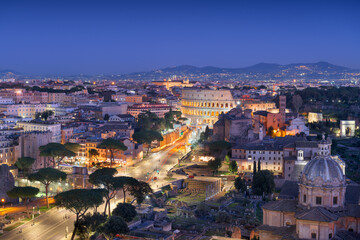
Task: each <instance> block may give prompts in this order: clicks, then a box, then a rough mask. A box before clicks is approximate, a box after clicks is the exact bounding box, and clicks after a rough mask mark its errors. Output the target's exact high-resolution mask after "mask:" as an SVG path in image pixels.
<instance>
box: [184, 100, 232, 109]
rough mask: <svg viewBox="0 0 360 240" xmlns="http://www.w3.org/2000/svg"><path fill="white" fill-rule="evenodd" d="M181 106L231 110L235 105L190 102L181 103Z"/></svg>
mask: <svg viewBox="0 0 360 240" xmlns="http://www.w3.org/2000/svg"><path fill="white" fill-rule="evenodd" d="M182 105H183V106H189V107H208V108H233V107H235V105H234V104H233V103H218V102H192V101H185V100H183V101H182Z"/></svg>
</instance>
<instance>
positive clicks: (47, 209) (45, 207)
mask: <svg viewBox="0 0 360 240" xmlns="http://www.w3.org/2000/svg"><path fill="white" fill-rule="evenodd" d="M54 207H56V206H55V205H54V204H50V206H49V208H47V206H42V207H39V210H40V212H47V211H49V210H50V209H52V208H54Z"/></svg>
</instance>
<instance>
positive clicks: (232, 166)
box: [229, 160, 238, 174]
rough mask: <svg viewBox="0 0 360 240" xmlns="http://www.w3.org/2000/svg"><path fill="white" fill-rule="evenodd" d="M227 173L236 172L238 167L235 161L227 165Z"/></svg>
mask: <svg viewBox="0 0 360 240" xmlns="http://www.w3.org/2000/svg"><path fill="white" fill-rule="evenodd" d="M229 171H230V172H231V173H233V174H235V173H237V172H238V165H237V162H236V161H235V160H233V161H231V162H230V164H229Z"/></svg>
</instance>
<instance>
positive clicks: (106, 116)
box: [104, 113, 110, 121]
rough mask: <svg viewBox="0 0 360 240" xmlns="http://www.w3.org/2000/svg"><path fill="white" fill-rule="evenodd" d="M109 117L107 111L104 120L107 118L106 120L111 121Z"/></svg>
mask: <svg viewBox="0 0 360 240" xmlns="http://www.w3.org/2000/svg"><path fill="white" fill-rule="evenodd" d="M109 118H110V115H109V114H107V113H106V114H105V115H104V120H105V121H109Z"/></svg>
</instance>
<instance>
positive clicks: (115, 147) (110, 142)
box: [99, 138, 128, 167]
mask: <svg viewBox="0 0 360 240" xmlns="http://www.w3.org/2000/svg"><path fill="white" fill-rule="evenodd" d="M99 148H105V149H106V150H108V151H109V152H110V167H112V164H113V162H114V160H115V156H114V154H115V153H116V152H118V151H126V150H127V149H128V148H127V147H126V146H125V145H124V143H122V142H120V141H118V140H116V139H114V138H107V139H105V140H103V141H102V142H101V143H100V145H99Z"/></svg>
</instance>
